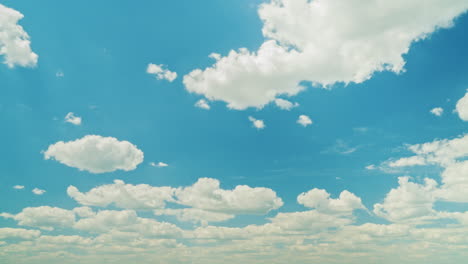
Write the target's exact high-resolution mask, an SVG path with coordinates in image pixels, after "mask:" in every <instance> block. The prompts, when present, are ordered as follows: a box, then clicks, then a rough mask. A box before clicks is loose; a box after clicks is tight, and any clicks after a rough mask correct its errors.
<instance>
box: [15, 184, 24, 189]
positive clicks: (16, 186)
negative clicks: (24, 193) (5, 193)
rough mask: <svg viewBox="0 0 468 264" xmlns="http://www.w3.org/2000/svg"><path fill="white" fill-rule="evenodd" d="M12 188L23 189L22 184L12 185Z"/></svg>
mask: <svg viewBox="0 0 468 264" xmlns="http://www.w3.org/2000/svg"><path fill="white" fill-rule="evenodd" d="M13 189H15V190H23V189H24V186H23V185H15V186H13Z"/></svg>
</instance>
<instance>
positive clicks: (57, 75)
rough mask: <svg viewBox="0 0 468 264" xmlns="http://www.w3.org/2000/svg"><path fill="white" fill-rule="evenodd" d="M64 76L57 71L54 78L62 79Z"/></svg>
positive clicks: (61, 72)
mask: <svg viewBox="0 0 468 264" xmlns="http://www.w3.org/2000/svg"><path fill="white" fill-rule="evenodd" d="M64 76H65V74H64V73H63V71H57V72H56V73H55V77H57V78H63V77H64Z"/></svg>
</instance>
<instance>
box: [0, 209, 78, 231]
mask: <svg viewBox="0 0 468 264" xmlns="http://www.w3.org/2000/svg"><path fill="white" fill-rule="evenodd" d="M0 216H2V217H4V218H12V219H14V220H16V221H17V222H18V224H19V225H21V226H30V227H38V228H41V229H44V230H54V229H55V228H57V227H59V228H66V227H72V226H73V224H74V223H75V214H74V213H73V212H72V211H69V210H65V209H62V208H57V207H50V206H41V207H28V208H24V209H23V211H21V212H20V213H18V214H16V215H12V214H8V213H2V214H0Z"/></svg>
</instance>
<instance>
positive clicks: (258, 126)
mask: <svg viewBox="0 0 468 264" xmlns="http://www.w3.org/2000/svg"><path fill="white" fill-rule="evenodd" d="M249 121H250V122H252V125H253V126H254V127H255V128H256V129H259V130H260V129H264V128H265V122H263V120H258V119H256V118H255V117H252V116H249Z"/></svg>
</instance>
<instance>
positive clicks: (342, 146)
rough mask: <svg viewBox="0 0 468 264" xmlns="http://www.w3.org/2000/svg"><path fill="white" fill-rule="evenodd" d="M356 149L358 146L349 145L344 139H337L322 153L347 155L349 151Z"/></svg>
mask: <svg viewBox="0 0 468 264" xmlns="http://www.w3.org/2000/svg"><path fill="white" fill-rule="evenodd" d="M356 150H358V147H351V146H349V144H348V143H346V142H345V141H343V140H341V139H338V140H337V141H336V143H335V145H333V146H331V147H330V148H328V149H327V150H325V151H323V152H322V153H338V154H341V155H349V154H351V153H354V152H356Z"/></svg>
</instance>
